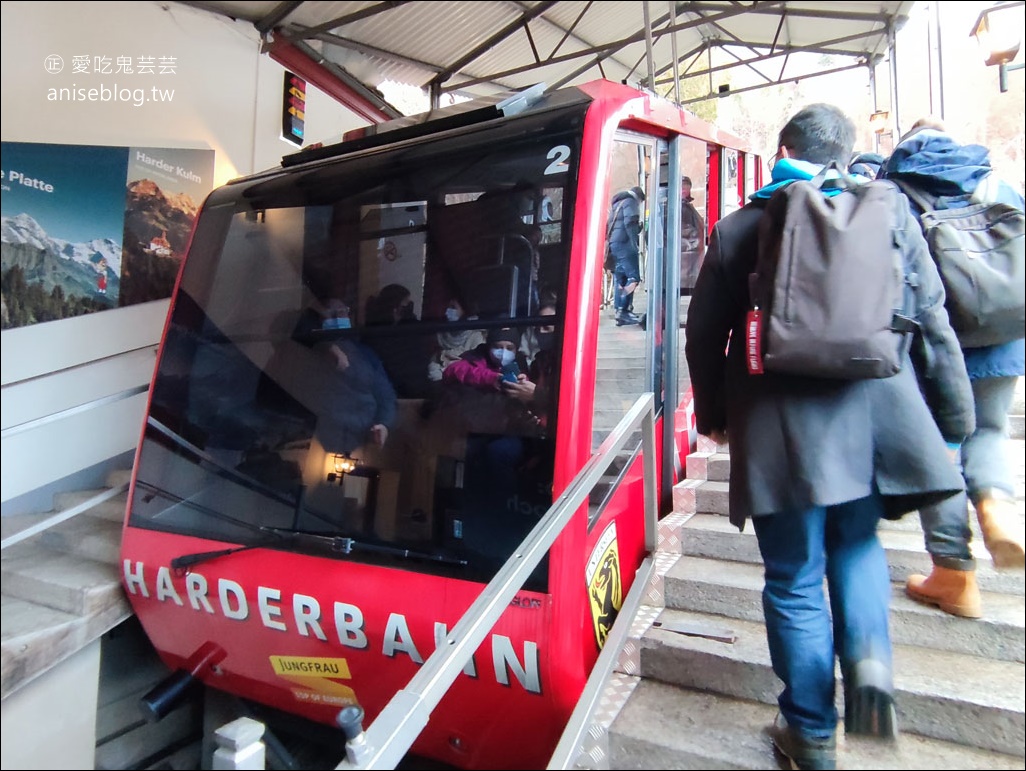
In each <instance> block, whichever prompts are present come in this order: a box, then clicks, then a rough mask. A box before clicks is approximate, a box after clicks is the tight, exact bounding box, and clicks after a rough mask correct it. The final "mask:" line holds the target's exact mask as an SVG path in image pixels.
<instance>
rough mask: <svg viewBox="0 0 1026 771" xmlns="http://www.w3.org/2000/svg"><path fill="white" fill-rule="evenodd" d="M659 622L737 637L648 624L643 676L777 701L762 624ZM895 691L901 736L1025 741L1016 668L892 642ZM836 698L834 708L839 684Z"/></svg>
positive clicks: (1005, 744)
mask: <svg viewBox="0 0 1026 771" xmlns="http://www.w3.org/2000/svg"><path fill="white" fill-rule="evenodd" d="M659 622H662V623H679V624H716V625H718V626H729V627H730V628H731V629H732V630H733V631H734V633H735V634H736V639H735V641H734V642H733V643H724V642H718V641H715V640H711V639H706V638H702V637H691V636H687V635H683V634H679V633H676V632H671V631H667V630H664V629H659V628H656V627H655V626H653V627H652V628H650V629H649V630H648V631H647V632H645V634H644V635H643V637H642V639H641V650H640V661H641V667H640V674H641V676H642V677H646V678H652V679H657V680H660V681H662V682H665V683H670V684H671V685H678V686H683V687H686V688H698V689H701V690H706V691H714V692H716V693H719V694H723V695H725V696H731V697H734V698H740V699H748V700H751V701H758V702H763V703H765V704H776V700H777V695H778V693H779V691H780V681H779V680H777V678H776V676H775V675H774V674H773V670H772V669H771V667H770V660H769V649H768V646H767V642H766V630H765V627H764V626H763V625H762V623H760V622H754V621H745V620H742V619H738V618H729V619H728V618H724V617H722V616H713V615H709V614H705V613H690V612H686V611H680V610H672V609H666V610H664V611H663V613H662V614H661V615H660V617H659ZM953 673H957V677H954V678H953V677H951V675H952V674H953ZM894 686H895V701H896V706H897V711H898V721H899V726H900V727H901V730H902V731H905V732H907V733H912V734H918V735H920V736H926V737H929V738H933V739H941V740H944V741H950V742H955V743H957V744H962V745H966V746H970V747H977V748H980V749H986V750H991V751H994V752H1001V753H1006V754H1014V755H1019V756H1021V754H1022V748H1023V743H1024V740H1026V694H1024V691H1023V665H1022V664H1019V663H1014V662H1007V661H993V660H990V659H986V658H981V657H978V656H968V655H965V654H953V653H949V652H946V651H939V650H931V649H926V648H921V647H911V646H904V645H895V646H894ZM837 698H838V703H839V706H840V704H841V703H843V699H842V690H841V688H840V686H838V689H837Z"/></svg>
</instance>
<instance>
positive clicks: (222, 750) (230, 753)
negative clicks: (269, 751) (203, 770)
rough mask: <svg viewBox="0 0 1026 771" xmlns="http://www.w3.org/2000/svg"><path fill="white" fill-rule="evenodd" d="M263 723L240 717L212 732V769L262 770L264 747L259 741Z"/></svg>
mask: <svg viewBox="0 0 1026 771" xmlns="http://www.w3.org/2000/svg"><path fill="white" fill-rule="evenodd" d="M263 735H264V724H263V723H261V722H259V721H256V720H253V719H252V718H248V717H240V718H238V719H237V720H233V721H232V722H230V723H227V724H226V725H223V726H221V727H220V728H218V729H217V730H216V731H215V732H214V741H216V742H217V749H216V750H214V760H213V766H212V767H213V769H214V771H263V769H264V767H265V754H266V752H265V748H264V743H263V741H261V739H262V738H263Z"/></svg>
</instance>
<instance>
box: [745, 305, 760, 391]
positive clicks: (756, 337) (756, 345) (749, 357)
mask: <svg viewBox="0 0 1026 771" xmlns="http://www.w3.org/2000/svg"><path fill="white" fill-rule="evenodd" d="M745 360H746V361H747V362H748V374H749V375H761V374H762V311H760V310H759V309H758V308H754V309H752V310H750V311H748V315H747V316H746V317H745Z"/></svg>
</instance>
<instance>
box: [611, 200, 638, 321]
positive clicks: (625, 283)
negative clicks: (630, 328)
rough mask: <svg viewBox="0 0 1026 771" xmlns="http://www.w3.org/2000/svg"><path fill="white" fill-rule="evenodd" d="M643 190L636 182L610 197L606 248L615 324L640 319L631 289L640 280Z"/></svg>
mask: <svg viewBox="0 0 1026 771" xmlns="http://www.w3.org/2000/svg"><path fill="white" fill-rule="evenodd" d="M644 200H645V191H644V190H642V189H641V188H640V187H639V186H637V185H635V186H634V187H632V188H631V189H630V190H623V191H621V192H619V193H617V194H616V195H614V196H613V205H612V208H611V209H610V212H609V216H610V217H611V218H612V224H611V227H610V230H609V251H610V252H611V253H612V255H613V259H614V268H613V293H614V294H613V307H614V308H616V325H617V326H622V325H624V324H638V323H639V322H640V321H641V319H640V318H639V317H638V316H635V315H634V313H633V308H634V290H635V289H637V288H638V285H639V284H640V283H641V250H640V247H639V243H640V238H641V231H642V229H643V217H642V203H643V202H644Z"/></svg>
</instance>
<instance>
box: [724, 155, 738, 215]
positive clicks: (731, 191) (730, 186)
mask: <svg viewBox="0 0 1026 771" xmlns="http://www.w3.org/2000/svg"><path fill="white" fill-rule="evenodd" d="M738 166H739V163H738V154H737V150H735V149H733V148H730V147H725V148H723V165H722V166H721V175H722V183H721V185H720V194H721V195H722V196H723V206H722V210H721V215H722V216H723V217H726V216H727V215H728V214H730V213H731V212H734V211H737V210H738V209H740V208H741V196H740V193H739V187H738V175H739V173H740V169H739V168H738Z"/></svg>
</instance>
